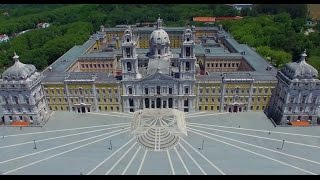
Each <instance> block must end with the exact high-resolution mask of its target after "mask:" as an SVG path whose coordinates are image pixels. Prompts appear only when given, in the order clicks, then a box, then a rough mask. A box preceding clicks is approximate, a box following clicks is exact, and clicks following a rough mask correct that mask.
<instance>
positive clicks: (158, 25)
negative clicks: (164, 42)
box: [157, 14, 162, 29]
mask: <svg viewBox="0 0 320 180" xmlns="http://www.w3.org/2000/svg"><path fill="white" fill-rule="evenodd" d="M157 29H162V19H161V18H160V14H159V17H158V20H157Z"/></svg>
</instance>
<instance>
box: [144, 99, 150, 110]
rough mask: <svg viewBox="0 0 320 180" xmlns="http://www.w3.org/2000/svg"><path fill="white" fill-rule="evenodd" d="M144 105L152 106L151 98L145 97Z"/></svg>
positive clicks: (146, 106)
mask: <svg viewBox="0 0 320 180" xmlns="http://www.w3.org/2000/svg"><path fill="white" fill-rule="evenodd" d="M144 106H145V108H150V101H149V98H145V99H144Z"/></svg>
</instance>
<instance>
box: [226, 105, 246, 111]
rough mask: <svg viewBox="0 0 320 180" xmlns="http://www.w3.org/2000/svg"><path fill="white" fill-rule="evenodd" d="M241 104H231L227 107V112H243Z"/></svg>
mask: <svg viewBox="0 0 320 180" xmlns="http://www.w3.org/2000/svg"><path fill="white" fill-rule="evenodd" d="M243 106H244V105H243V104H239V103H233V104H230V105H228V109H227V110H228V112H231V113H237V112H242V111H243Z"/></svg>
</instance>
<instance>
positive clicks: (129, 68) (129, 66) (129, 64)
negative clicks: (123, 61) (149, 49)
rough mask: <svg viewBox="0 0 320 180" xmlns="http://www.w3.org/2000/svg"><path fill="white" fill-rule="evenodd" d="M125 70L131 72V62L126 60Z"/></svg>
mask: <svg viewBox="0 0 320 180" xmlns="http://www.w3.org/2000/svg"><path fill="white" fill-rule="evenodd" d="M127 70H128V72H131V62H127Z"/></svg>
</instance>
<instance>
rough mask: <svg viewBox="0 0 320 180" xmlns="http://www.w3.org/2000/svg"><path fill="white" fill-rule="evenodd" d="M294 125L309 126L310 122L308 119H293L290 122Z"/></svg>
mask: <svg viewBox="0 0 320 180" xmlns="http://www.w3.org/2000/svg"><path fill="white" fill-rule="evenodd" d="M290 123H291V124H292V126H309V125H310V123H309V122H308V121H292V122H290Z"/></svg>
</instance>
